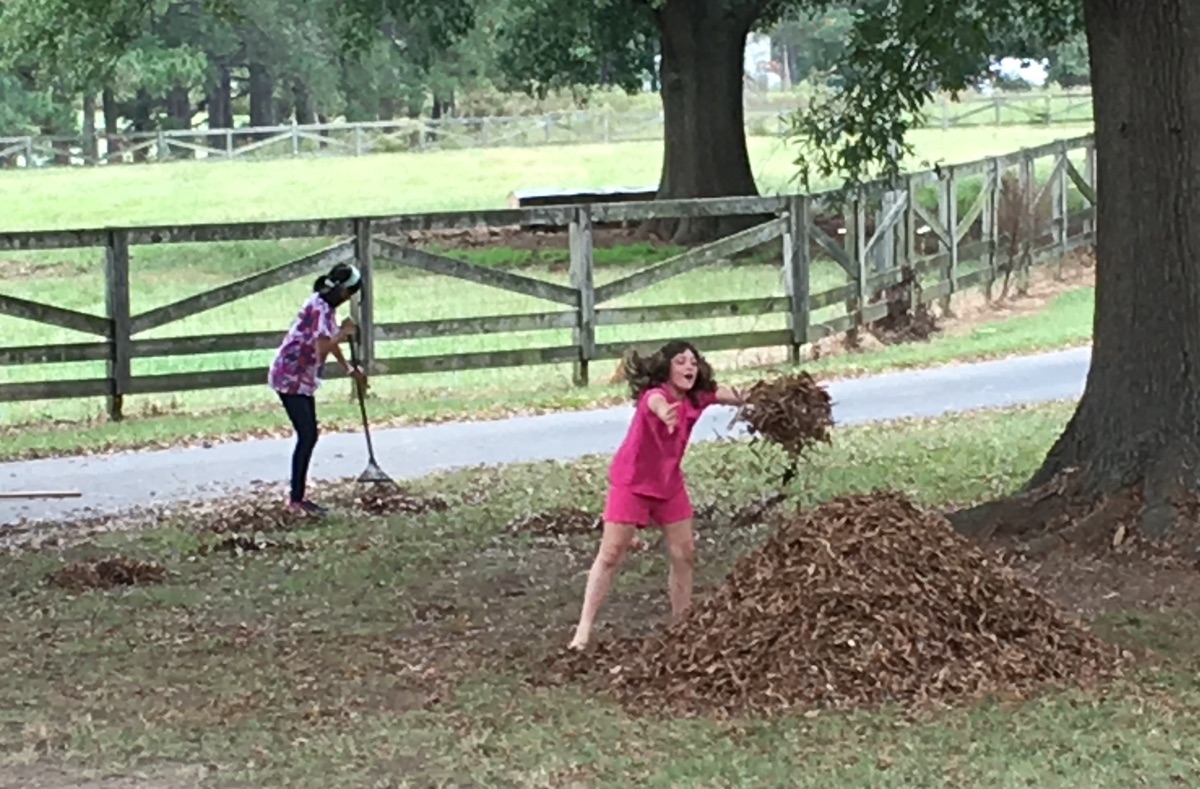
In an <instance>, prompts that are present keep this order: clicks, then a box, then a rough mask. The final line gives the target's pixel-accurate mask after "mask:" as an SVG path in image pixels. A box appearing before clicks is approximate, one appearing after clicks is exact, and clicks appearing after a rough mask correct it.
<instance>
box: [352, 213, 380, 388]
mask: <svg viewBox="0 0 1200 789" xmlns="http://www.w3.org/2000/svg"><path fill="white" fill-rule="evenodd" d="M372 262H373V261H372V256H371V220H370V219H355V220H354V265H355V266H357V267H358V272H359V274H360V275H361V276H362V290H360V291H359V295H358V298H357V299H356V300H355V301H354V302H353V303H352V304H351V306H350V313H351V317H352V318H353V319H354V322H355V323H357V324H358V327H359V337H360V338H361V344H360V347H359V349H358V352H359V362H360V363H361V364H362V366H363V370H364V371H366V372H367V373H372V372H374V371H375V276H374V272H373V270H372V268H373V266H372ZM350 394H351V396H356V393H355V391H354V389H353V386H352V387H351V390H350Z"/></svg>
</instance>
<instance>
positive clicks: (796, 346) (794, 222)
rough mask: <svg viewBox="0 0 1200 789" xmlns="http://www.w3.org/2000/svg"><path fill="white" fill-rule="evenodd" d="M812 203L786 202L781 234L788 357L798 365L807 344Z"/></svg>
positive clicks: (804, 198) (803, 197)
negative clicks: (809, 230)
mask: <svg viewBox="0 0 1200 789" xmlns="http://www.w3.org/2000/svg"><path fill="white" fill-rule="evenodd" d="M811 212H812V203H811V199H810V198H809V196H808V195H797V196H792V197H789V198H788V203H787V214H786V218H787V220H786V224H785V225H784V230H783V283H784V288H785V290H786V292H787V295H788V299H789V301H790V303H789V309H788V330H789V331H790V332H791V334H792V346H791V352H790V354H789V355H790V357H791V361H792V364H799V363H800V349H801V348H802V347H804V346H805V345H807V344H808V324H809V281H808V276H809V275H808V272H809V247H808V223H809V214H810V213H811Z"/></svg>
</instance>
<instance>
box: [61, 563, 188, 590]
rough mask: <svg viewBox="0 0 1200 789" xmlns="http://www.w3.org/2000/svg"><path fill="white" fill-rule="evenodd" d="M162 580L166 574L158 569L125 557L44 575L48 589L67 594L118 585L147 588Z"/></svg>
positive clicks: (62, 569) (164, 570) (158, 566)
mask: <svg viewBox="0 0 1200 789" xmlns="http://www.w3.org/2000/svg"><path fill="white" fill-rule="evenodd" d="M166 580H167V571H166V569H165V568H163V567H162V566H160V565H158V564H155V563H153V562H142V561H138V560H136V559H130V558H128V557H125V556H111V557H108V558H105V559H98V560H95V561H79V562H71V563H70V564H68V565H67V566H66V567H63V568H60V569H58V570H56V571H54V572H52V573H50V574H49V575H47V576H46V581H47V583H49V584H50V585H51V586H56V587H58V588H59V589H66V590H68V591H71V592H85V591H88V590H90V589H113V588H115V587H118V586H150V585H154V584H161V583H163V582H165V581H166Z"/></svg>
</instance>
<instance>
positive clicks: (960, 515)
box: [947, 470, 1200, 562]
mask: <svg viewBox="0 0 1200 789" xmlns="http://www.w3.org/2000/svg"><path fill="white" fill-rule="evenodd" d="M1182 480H1183V477H1182V476H1181V475H1180V474H1178V473H1175V474H1171V475H1168V476H1166V477H1159V478H1158V479H1156V480H1155V483H1154V484H1153V485H1151V484H1150V483H1149V482H1144V483H1143V482H1139V483H1137V484H1134V485H1130V486H1127V487H1124V488H1121V489H1118V490H1115V491H1111V492H1107V493H1100V494H1097V493H1095V492H1093V491H1091V490H1090V489H1089V488H1088V486H1087V485H1086V484H1085V483H1086V480H1085V479H1084V476H1083V475H1082V474H1081V473H1080V472H1079V471H1078V470H1072V471H1069V472H1067V473H1064V474H1061V475H1059V476H1058V477H1055V478H1054V479H1052V480H1051V481H1050V482H1048V483H1046V484H1045V485H1042V486H1040V487H1037V488H1034V489H1032V490H1028V491H1022V492H1020V493H1017V494H1016V495H1014V496H1011V497H1009V498H1005V499H1000V500H998V501H994V502H988V503H986V504H982V505H980V506H978V507H973V508H970V509H966V510H960V511H958V512H953V513H949V514H948V515H947V517H948V519H949V520H950V522H951V524H952V525H953V526H954V528H955V530H957V531H958V532H959V533H960V534H962V535H963V536H965V537H968V538H971V539H974V540H976V541H978V542H984V543H987V542H993V543H1002V544H1004V545H1005V546H1006V547H1008V548H1009V549H1010V550H1012V552H1013V553H1015V554H1017V555H1020V556H1022V557H1025V558H1028V559H1035V560H1038V559H1044V558H1046V557H1047V556H1049V555H1050V554H1052V553H1056V552H1059V551H1066V552H1069V553H1072V554H1075V555H1081V556H1099V555H1102V554H1109V553H1114V552H1116V553H1137V554H1140V555H1154V556H1169V557H1173V558H1177V559H1183V560H1185V561H1188V562H1195V561H1197V560H1200V495H1198V494H1197V492H1196V489H1195V488H1194V487H1188V486H1186V485H1185V484H1183V481H1182Z"/></svg>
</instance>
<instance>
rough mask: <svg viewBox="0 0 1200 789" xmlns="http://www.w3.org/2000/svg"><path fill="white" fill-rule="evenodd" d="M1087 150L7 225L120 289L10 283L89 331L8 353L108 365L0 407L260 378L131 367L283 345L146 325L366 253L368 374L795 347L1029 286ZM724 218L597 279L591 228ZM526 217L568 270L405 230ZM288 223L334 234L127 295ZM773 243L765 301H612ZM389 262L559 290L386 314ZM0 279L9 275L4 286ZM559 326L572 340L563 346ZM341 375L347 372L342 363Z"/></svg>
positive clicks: (360, 310) (264, 335)
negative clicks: (138, 273) (268, 265)
mask: <svg viewBox="0 0 1200 789" xmlns="http://www.w3.org/2000/svg"><path fill="white" fill-rule="evenodd" d="M1072 154H1075V155H1076V158H1077V159H1078V158H1079V155H1080V154H1082V162H1081V163H1080V164H1079V165H1078V166H1077V165H1076V163H1075V162H1072V161H1071V155H1072ZM1042 158H1049V159H1050V161H1051V165H1050V167H1049V173H1048V176H1047V177H1046V178H1045V180H1042V179H1041V178H1039V175H1038V171H1037V168H1036V167H1035V164H1036V163H1037V162H1038V161H1039V160H1040V159H1042ZM1094 163H1095V149H1094V145H1093V141H1092V137H1091V136H1090V135H1089V136H1087V137H1081V138H1077V139H1073V140H1061V141H1058V142H1055V143H1051V144H1049V145H1044V146H1040V147H1038V148H1031V149H1025V150H1022V151H1018V152H1015V153H1011V154H1007V155H1004V156H997V157H992V158H989V159H984V160H980V161H976V162H971V163H966V164H960V165H953V166H949V167H945V168H941V169H940V170H939V171H937V172H935V171H925V172H920V173H912V174H909V175H906V176H904V177H903V178H902V180H901V181H899V182H889V183H883V182H879V183H874V184H869V185H867V186H865V187H863V188H861V189H859V190H856V191H854V192H846V191H840V190H831V191H826V192H821V193H816V194H801V195H790V196H778V197H747V198H715V199H702V200H666V201H653V202H628V203H596V204H590V205H578V204H576V205H563V206H544V207H536V208H517V209H507V210H493V211H476V212H467V211H464V212H449V213H433V214H409V215H401V216H379V217H360V218H338V219H312V220H293V221H275V222H243V223H237V224H221V225H217V224H212V225H190V226H175V227H165V226H164V227H127V228H116V227H109V228H95V229H80V230H55V231H23V232H0V252H3V251H16V250H62V249H73V248H75V249H77V248H84V247H94V248H101V249H103V250H104V260H105V282H106V285H105V291H106V304H107V308H106V314H105V315H95V314H90V313H85V312H81V311H78V310H72V309H67V308H65V307H60V306H55V305H52V304H46V303H42V302H37V301H34V300H32V299H30V298H24V297H22V296H17V295H8V294H0V314H3V315H8V316H11V317H15V318H21V319H25V320H29V321H34V322H37V323H41V324H45V325H48V326H52V327H57V328H59V329H60V330H67V331H72V332H81V333H84V334H86V335H91V336H92V338H93V339H90V340H88V341H82V342H79V341H76V342H62V341H59V342H55V343H51V344H47V345H38V346H16V347H0V367H4V366H20V367H23V368H24V369H26V370H39V371H45V370H47V369H49V368H53V367H54V366H55V365H57V364H63V363H78V362H92V363H97V364H104V370H105V371H104V372H103V373H101V372H100V371H99V370H97V371H96V373H95V374H94V375H93V377H90V378H82V379H74V380H62V379H61V378H60V379H55V377H54V373H53V372H51V373H50V374H49V376H50V377H48V378H46V379H42V380H32V381H16V382H9V383H0V402H6V401H23V400H24V401H28V400H58V399H75V398H93V397H102V398H107V400H108V410H109V415H110V416H111V417H112V418H114V419H119V418H121V415H122V402H123V398H124V397H125V396H127V395H146V394H163V393H171V392H185V391H205V390H212V389H223V388H229V387H244V386H262V385H263V382H264V381H265V375H266V371H265V368H264V367H261V366H257V365H256V366H250V367H246V366H243V367H240V368H234V369H229V368H225V369H214V370H196V371H190V372H170V373H163V374H142V375H134V374H133V373H132V369H131V362H132V360H133V359H142V358H156V357H157V358H166V357H172V358H195V357H196V356H197V355H205V354H225V353H236V352H243V351H267V350H271V349H274V348H275V347H277V345H278V343H279V332H278V331H255V332H241V333H224V334H209V335H198V336H185V337H162V338H148V337H142V336H139V335H144V334H145V333H147V332H150V331H152V330H155V329H158V328H160V327H163V326H166V325H169V324H174V323H177V322H179V321H183V320H185V319H188V318H191V317H192V316H196V315H199V314H202V313H205V312H207V311H209V310H212V309H215V308H217V307H220V306H222V305H227V304H229V303H231V302H234V301H237V300H240V299H245V298H247V297H249V296H253V295H254V294H257V293H261V292H263V291H265V290H267V289H269V288H273V287H277V286H279V285H282V284H284V283H287V282H290V281H292V280H296V279H299V278H301V277H307V276H311V275H312V274H313V273H314V272H319V271H322V270H325V269H328V268H329V266H331V265H332V264H334V263H337V262H343V261H355V262H356V263H357V265H358V267H359V268H360V269H361V271H362V275H363V292H362V297H361V300H360V301H359V302H358V303H357V304H356V305H355V312H356V317H357V319H358V322H359V325H360V326H361V327H362V330H363V347H362V355H363V358H364V361H365V363H366V364H367V366H368V368H369V369H370V371H371V373H372V374H373V375H413V374H423V373H437V372H446V371H456V370H480V369H500V368H511V367H524V366H531V365H554V364H569V365H573V367H574V377H575V380H576V382H577V383H579V384H581V385H582V384H586V383H587V381H588V374H589V373H588V366H589V364H590V363H592V362H595V361H597V360H611V359H617V358H620V356H621V355H622V354H623V353H624V352H625V351H626V349H627V348H629V347H631V346H633V347H644V346H645V345H647V344H650V343H656V342H658V340H653V339H651V338H649V337H642V338H639V339H635V340H630V341H622V342H613V341H603V339H602V338H601V339H599V340H598V335H597V329H598V328H601V329H602V328H603V327H612V326H621V325H624V326H629V325H646V324H655V323H660V324H661V323H674V322H687V321H694V320H698V319H712V318H728V317H743V316H749V317H751V318H755V317H756V316H767V315H777V316H781V317H783V318H784V319H785V322H783V323H784V326H783V327H782V328H778V329H772V330H761V329H759V330H749V331H738V332H729V333H725V334H716V335H709V336H698V337H695V340H696V341H697V342H699V343H701V344H702V347H704V348H705V349H706V350H711V351H722V350H740V349H752V348H772V347H773V348H787V349H790V355H791V358H792V359H793V360H794V361H796V360H799V359H800V358H801V349H802V348H803V347H805V346H807V345H809V344H811V343H813V342H815V341H817V340H819V339H821V338H823V337H826V336H830V335H835V334H840V333H843V332H848V331H857V330H858V329H860V328H862V327H864V326H868V325H870V324H872V323H873V322H875V321H878V320H879V319H881V318H883V317H885V316H888V315H890V314H892V310H893V309H894V307H895V303H896V299H904V298H907V299H908V300H910V301H915V302H917V303H929V302H933V301H938V302H939V303H942V304H943V306H949V299H950V297H951V296H953V295H954V294H955V293H957V292H960V291H963V290H965V289H968V288H975V287H985V288H986V289H987V293H988V295H989V297H990V296H991V292H992V287H993V285H994V283H996V282H997V281H1003V283H1004V285H1003V286H1004V288H1005V290H1007V288H1008V287H1009V284H1010V281H1012V282H1016V283H1017V286H1018V287H1020V286H1021V283H1022V282H1023V281H1024V282H1027V279H1025V278H1027V276H1028V270H1029V267H1030V266H1031V265H1033V264H1034V263H1035V262H1037V261H1038V260H1039V259H1045V258H1054V257H1057V258H1061V256H1062V255H1064V254H1065V253H1067V252H1068V251H1070V250H1071V249H1074V248H1076V247H1079V246H1086V245H1090V244H1091V243H1092V239H1093V237H1094V233H1093V231H1094V224H1093V222H1094V216H1093V210H1094V209H1093V208H1092V206H1094V204H1095V199H1096V195H1095V188H1094V183H1095V181H1094V172H1095V169H1094V167H1095V164H1094ZM1072 185H1074V188H1075V191H1074V199H1075V201H1076V203H1077V204H1078V205H1081V206H1084V207H1082V208H1079V209H1074V210H1073V209H1072V208H1071V204H1072V196H1071V195H1072V193H1071V192H1070V189H1071V186H1072ZM975 190H977V191H975ZM717 216H736V217H742V218H744V220H745V223H746V227H745V229H743V230H740V231H738V232H735V233H733V234H731V235H729V236H727V237H725V238H721V239H718V240H716V241H713V242H711V243H707V244H704V245H701V246H698V247H695V248H692V249H689V250H687V251H685V252H682V253H680V254H678V255H676V256H674V257H672V258H669V259H667V260H665V261H662V262H659V263H656V264H654V265H651V266H648V267H645V268H643V269H640V270H638V271H634V272H632V273H629V274H627V275H624V276H622V277H620V278H618V279H616V280H613V281H610V282H606V283H604V284H601V285H597V284H595V283H594V280H593V274H594V267H595V261H594V255H593V240H594V235H593V227H594V226H595V225H601V224H607V223H613V222H630V221H635V222H636V221H644V220H654V219H669V218H680V217H717ZM519 226H533V227H538V226H540V227H554V228H564V227H565V228H568V229H569V230H568V233H567V236H568V237H567V240H566V241H567V244H568V248H569V261H570V262H569V278H568V279H567V282H566V283H565V284H564V283H559V282H554V281H550V280H547V279H540V278H537V277H532V276H526V275H522V274H517V273H513V272H510V271H504V270H498V269H494V268H488V267H485V266H479V265H474V264H471V263H468V262H465V261H463V260H459V259H455V258H453V257H449V256H447V255H443V254H435V253H433V252H429V251H426V250H424V249H420V248H418V247H416V246H415V245H414V244H413V243H412V242H411V241H410V240H409V237H408V233H410V232H411V231H429V230H461V229H468V228H477V227H510V228H511V227H519ZM289 238H307V239H319V240H322V242H323V243H325V244H326V246H324V248H322V249H319V250H317V251H314V252H312V253H310V254H307V255H305V256H303V257H301V258H299V259H297V260H293V261H291V262H288V263H284V264H283V265H280V266H277V267H275V268H272V269H269V270H267V271H263V272H259V273H256V274H253V275H251V276H248V277H245V278H243V279H240V280H238V281H235V282H231V283H228V284H225V285H221V286H219V287H217V288H214V289H212V290H208V291H205V292H203V293H199V294H195V295H191V296H188V297H186V298H183V299H180V300H178V301H176V302H174V303H170V304H166V305H162V306H157V307H154V308H151V309H148V310H145V311H143V312H138V313H135V312H133V311H132V310H131V308H130V291H131V282H130V250H131V248H134V249H136V247H138V246H139V245H162V244H191V243H206V242H222V241H261V240H272V239H289ZM766 244H779V246H778V247H777V249H779V250H780V258H779V259H780V260H781V261H782V265H781V276H782V278H783V283H784V292H785V295H778V294H774V295H772V294H768V293H764V294H762V295H760V296H757V297H754V298H738V299H728V298H726V299H723V300H722V299H716V300H702V301H695V302H688V303H682V304H680V303H676V304H657V305H637V306H616V305H613V304H612V302H613V301H614V300H618V299H620V298H622V297H623V296H627V295H629V294H632V293H635V292H638V291H642V290H645V289H646V288H649V287H651V286H653V285H656V284H658V283H660V282H664V281H666V280H668V279H671V278H674V277H679V276H683V275H686V274H688V273H689V272H691V271H695V270H697V269H700V268H702V267H704V266H709V265H714V264H718V263H720V262H722V261H725V260H729V259H731V258H732V257H733V256H736V255H738V254H740V253H744V252H748V251H750V250H753V249H757V248H761V247H763V246H764V245H766ZM817 258H823V259H824V260H826V261H829V263H828V265H830V266H835V267H836V268H837V269H839V270H840V271H841V272H844V278H843V277H839V278H838V279H839V280H841V282H842V284H838V285H836V287H832V288H827V289H825V290H822V291H821V292H817V293H813V292H811V290H812V287H811V286H812V284H813V280H812V278H811V276H810V274H811V270H812V264H813V261H814V260H816V259H817ZM388 268H392V269H399V268H407V269H416V270H418V271H421V272H424V273H425V274H427V275H440V276H444V277H449V278H452V279H455V280H458V281H460V282H462V281H465V282H471V283H475V284H476V285H483V286H486V287H489V288H496V289H499V290H501V291H510V292H515V293H519V294H522V295H524V296H528V297H533V298H536V299H539V300H541V301H543V302H549V303H550V304H548V305H545V306H544V307H543V311H541V312H528V313H517V314H506V315H474V316H470V317H461V318H436V319H429V320H411V319H410V320H407V321H400V322H396V321H394V320H392V321H389V320H387V317H388V316H383V315H377V314H376V306H377V305H376V300H375V297H374V290H375V285H374V277H375V276H376V274H377V273H378V272H380V271H382V270H385V269H388ZM914 273H916V274H917V275H920V277H923V278H926V279H928V278H932V279H933V280H935V281H934V282H933V283H932V284H930V283H924V284H922V283H921V282H919V281H916V280H913V278H912V277H913V274H914ZM18 283H19V281H17V282H14V283H13V285H16V284H18ZM134 285H136V283H134ZM897 286H899V287H897ZM6 290H10V291H11V290H12V287H11V286H6ZM905 294H907V296H905ZM30 295H34V294H30ZM550 305H554V308H553V309H550V308H549V307H550ZM831 307H833V308H840V307H844V313H843V314H841V315H838V316H837V317H832V318H823V319H822V320H819V321H817V320H813V315H814V312H815V311H817V310H824V311H825V312H826V313H827V314H828V313H829V312H830V310H829V308H831ZM547 330H549V331H554V332H558V333H560V334H563V335H564V336H563V337H562V338H559V339H550V340H548V342H551V343H555V344H552V345H548V346H543V347H534V348H530V347H510V348H507V349H498V350H489V351H480V352H465V353H454V354H438V355H434V354H424V355H422V354H413V353H411V352H410V353H408V354H404V353H403V352H401V353H399V354H395V353H394V352H393V354H392V355H385V354H381V353H379V352H378V348H379V344H381V343H385V342H386V343H392V344H399V345H400V348H399V350H400V351H403V350H404V347H403V344H404V342H405V341H414V340H417V341H419V340H422V339H426V338H432V337H454V336H458V337H465V336H478V335H492V336H509V337H513V336H514V335H517V334H526V333H534V334H536V333H538V332H544V331H547ZM685 331H686V330H685ZM567 332H569V335H567V334H566V333H567ZM8 336H9V337H19V336H20V333H19V332H9V333H8ZM542 336H543V337H548V336H549V335H542ZM566 336H569V337H570V339H569V341H564V340H565V337H566ZM338 375H340V371H337V372H334V373H332V374H331V377H336V376H338Z"/></svg>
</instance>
